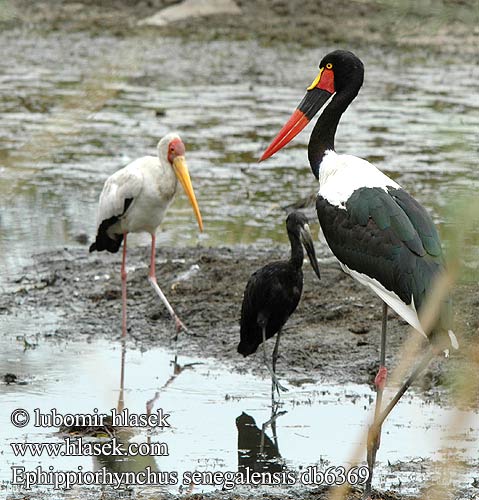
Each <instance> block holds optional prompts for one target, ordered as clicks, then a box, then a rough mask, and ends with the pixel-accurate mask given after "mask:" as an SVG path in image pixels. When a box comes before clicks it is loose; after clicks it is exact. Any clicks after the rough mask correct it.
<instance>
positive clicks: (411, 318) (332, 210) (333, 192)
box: [261, 50, 458, 496]
mask: <svg viewBox="0 0 479 500" xmlns="http://www.w3.org/2000/svg"><path fill="white" fill-rule="evenodd" d="M319 68H320V70H319V74H318V76H317V77H316V79H315V80H314V81H313V83H312V84H311V85H310V87H308V90H307V93H306V95H305V96H304V98H303V100H302V101H301V103H300V104H299V106H298V108H297V109H296V110H295V112H294V113H293V115H292V116H291V118H290V119H289V121H288V122H287V123H286V124H285V125H284V127H283V128H282V129H281V131H280V132H279V133H278V135H277V136H276V138H275V139H274V140H273V141H272V143H271V144H270V146H269V147H268V148H267V149H266V151H265V152H264V154H263V156H262V157H261V160H264V159H266V158H268V157H269V156H271V155H273V154H274V153H275V152H276V151H278V150H279V149H281V148H282V147H284V146H285V145H286V144H288V142H290V141H291V140H292V139H293V138H294V137H295V136H296V135H297V134H298V133H299V132H300V131H301V130H302V129H303V128H304V127H305V126H306V125H307V123H308V122H309V121H310V120H311V119H312V118H313V117H314V116H315V115H316V113H318V111H319V110H320V109H321V108H323V110H322V112H321V115H320V117H319V118H318V120H317V122H316V124H315V126H314V129H313V132H312V134H311V139H310V141H309V145H308V158H309V162H310V165H311V169H312V171H313V174H314V175H315V177H316V178H317V179H318V181H319V191H318V194H317V198H316V209H317V214H318V219H319V222H320V225H321V229H322V230H323V233H324V236H325V238H326V241H327V243H328V245H329V247H330V249H331V251H332V252H333V254H334V255H335V256H336V258H337V259H338V260H339V263H340V265H341V267H342V269H343V270H344V271H345V272H346V273H348V274H350V275H351V276H352V277H353V278H354V279H356V280H357V281H359V282H360V283H361V284H363V285H365V286H367V287H368V288H370V289H371V290H372V291H373V292H375V293H376V294H377V295H378V296H379V297H380V298H381V299H382V300H383V301H384V303H385V304H387V306H390V307H391V308H392V309H394V310H395V311H396V312H397V313H398V314H399V315H400V316H401V317H402V318H404V319H405V320H406V321H407V322H408V323H409V324H410V325H411V326H412V327H414V328H415V329H416V330H417V331H419V332H420V333H422V334H423V335H424V336H425V337H426V338H429V340H430V341H431V344H432V345H433V347H434V348H433V349H432V350H431V351H428V352H427V353H426V355H425V358H424V360H423V362H421V363H420V366H421V367H422V368H423V367H424V366H427V363H428V362H429V360H430V359H432V356H433V355H434V352H435V351H438V350H440V349H447V348H448V347H450V346H452V347H453V348H457V347H458V343H457V339H456V337H455V335H454V333H453V332H452V330H451V307H450V301H449V300H446V301H445V302H444V304H443V307H442V308H441V313H440V315H439V318H438V321H437V323H436V325H435V326H434V328H433V329H432V331H431V333H429V332H425V330H424V328H423V326H422V325H421V322H420V319H419V313H420V311H421V307H422V306H423V305H424V303H425V299H426V297H427V295H428V294H429V293H430V292H431V289H432V288H433V286H434V283H435V281H436V279H437V278H438V277H439V276H441V275H442V274H443V273H444V262H443V255H442V250H441V242H440V239H439V235H438V233H437V231H436V228H435V227H434V224H433V222H432V220H431V218H430V216H429V215H428V213H427V212H426V210H425V209H424V208H423V207H422V206H421V205H420V204H419V203H418V202H417V201H416V200H415V199H414V198H413V197H412V196H410V195H409V194H408V193H407V192H406V191H405V190H403V189H402V188H401V186H400V185H399V184H397V183H396V182H395V181H393V180H392V179H390V178H389V177H387V176H386V175H385V174H383V173H382V172H381V171H379V170H378V169H377V168H376V167H374V166H373V165H372V164H371V163H369V162H367V161H366V160H363V159H361V158H357V157H355V156H351V155H346V154H338V153H336V152H335V148H334V137H335V133H336V129H337V126H338V123H339V120H340V118H341V116H342V114H343V113H344V111H345V110H346V109H347V107H348V106H349V104H350V103H351V102H352V101H353V99H354V98H355V97H356V96H357V94H358V92H359V89H360V88H361V86H362V84H363V79H364V67H363V64H362V62H361V61H360V60H359V59H358V58H357V57H356V56H355V55H354V54H352V53H351V52H349V51H344V50H336V51H334V52H331V53H329V54H328V55H326V56H325V57H324V58H323V59H322V61H321V63H320V65H319ZM386 321H387V307H384V309H383V331H382V339H381V360H380V370H379V372H378V376H377V377H376V380H375V382H376V386H377V393H378V397H377V402H376V403H377V405H376V410H377V411H376V417H375V425H376V428H375V435H374V436H373V439H371V440H368V464H369V467H370V473H371V474H370V479H369V482H368V484H367V488H366V496H369V493H370V489H371V482H370V481H371V477H372V469H373V466H374V461H375V455H376V451H377V449H378V447H379V435H380V428H381V424H382V422H383V421H384V419H385V418H386V417H387V414H388V413H389V412H390V411H391V409H392V407H393V406H394V404H396V403H397V401H398V400H399V398H400V397H401V395H402V394H403V393H404V391H405V390H406V389H407V387H408V386H409V385H410V384H411V383H412V381H413V380H414V378H415V376H417V374H418V373H419V370H418V369H416V370H415V371H414V372H413V375H414V377H413V375H411V377H410V378H409V379H408V380H407V381H406V383H405V384H404V386H403V388H402V389H401V390H400V391H399V392H398V395H397V396H398V397H397V399H396V398H393V401H392V402H391V403H393V404H392V406H391V404H390V405H389V406H388V407H387V408H386V410H384V412H383V413H382V414H380V407H381V399H382V391H383V388H384V384H385V382H386V374H387V370H386V368H385V366H384V364H385V349H386V347H385V346H386Z"/></svg>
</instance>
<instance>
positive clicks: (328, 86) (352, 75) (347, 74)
mask: <svg viewBox="0 0 479 500" xmlns="http://www.w3.org/2000/svg"><path fill="white" fill-rule="evenodd" d="M363 80H364V66H363V63H362V62H361V60H360V59H359V58H358V57H356V56H355V55H354V54H353V53H352V52H349V51H347V50H335V51H333V52H330V53H329V54H327V55H326V56H325V57H324V58H323V59H322V60H321V62H320V63H319V73H318V75H317V76H316V78H315V79H314V81H313V83H312V84H311V85H310V86H309V87H308V89H307V92H306V95H305V96H304V98H303V100H302V101H301V102H300V103H299V106H298V107H297V108H296V110H295V111H294V113H293V114H292V115H291V117H290V119H289V120H288V121H287V122H286V124H285V125H284V126H283V128H282V129H281V130H280V131H279V133H278V135H277V136H276V137H275V138H274V139H273V141H272V142H271V144H270V145H269V146H268V148H267V149H266V151H265V152H264V153H263V155H262V156H261V158H260V161H263V160H266V159H267V158H269V157H270V156H272V155H274V154H275V153H276V152H277V151H279V150H280V149H282V148H283V147H284V146H286V144H288V143H289V142H290V141H291V140H293V139H294V137H296V136H297V135H298V134H299V133H300V132H301V130H303V129H304V127H306V125H307V124H308V123H309V122H310V121H311V120H312V119H313V117H314V116H315V115H316V114H317V113H318V111H319V110H320V109H321V108H323V106H324V105H325V104H326V103H328V104H327V106H326V107H325V108H324V110H323V112H322V113H321V116H320V118H319V119H318V122H317V123H316V126H315V129H314V131H313V134H312V135H311V141H310V142H309V147H308V156H309V161H310V164H311V168H312V170H313V173H314V175H315V176H316V178H318V171H319V164H320V163H321V159H322V156H323V154H324V151H326V150H328V149H334V135H335V133H336V128H337V126H338V123H339V119H340V118H341V115H342V114H343V112H344V111H345V110H346V108H347V107H348V106H349V104H350V103H351V101H352V100H353V99H354V98H355V97H356V96H357V95H358V92H359V89H360V88H361V86H362V84H363ZM319 131H320V132H321V133H318V132H319Z"/></svg>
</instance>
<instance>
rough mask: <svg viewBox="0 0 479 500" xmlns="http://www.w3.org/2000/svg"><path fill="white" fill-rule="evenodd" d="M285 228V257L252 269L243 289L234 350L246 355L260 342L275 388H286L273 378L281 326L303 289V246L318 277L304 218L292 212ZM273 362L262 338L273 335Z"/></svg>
mask: <svg viewBox="0 0 479 500" xmlns="http://www.w3.org/2000/svg"><path fill="white" fill-rule="evenodd" d="M286 229H287V231H288V238H289V241H290V243H291V256H290V258H289V260H285V261H278V262H272V263H270V264H267V265H266V266H264V267H262V268H261V269H258V270H257V271H256V272H254V273H253V274H252V275H251V277H250V279H249V280H248V283H247V285H246V289H245V291H244V297H243V304H242V307H241V322H240V326H241V327H240V343H239V344H238V352H239V353H240V354H242V355H243V356H249V355H250V354H253V353H254V352H256V349H258V347H259V345H260V344H261V343H263V355H264V362H265V365H266V367H267V368H268V370H269V372H270V374H271V378H272V384H273V385H272V394H273V398H274V392H275V389H276V390H277V391H278V393H279V389H281V390H286V388H284V387H283V386H282V385H281V384H280V383H279V382H278V379H277V378H276V361H277V359H278V349H279V339H280V336H281V329H282V328H283V326H284V324H285V323H286V321H288V318H289V317H290V316H291V314H293V312H294V311H295V310H296V307H297V306H298V303H299V300H300V298H301V293H302V291H303V269H302V267H303V259H304V254H303V247H302V245H301V244H303V245H304V248H305V249H306V253H307V254H308V257H309V261H310V262H311V265H312V266H313V269H314V272H315V273H316V275H317V276H318V278H320V274H319V267H318V261H317V259H316V253H315V251H314V245H313V240H312V237H311V232H310V230H309V225H308V219H307V218H306V217H305V216H304V215H303V214H302V213H301V212H292V213H290V214H289V215H288V217H287V218H286ZM276 333H277V334H278V335H277V337H276V344H275V346H274V350H273V360H272V361H273V362H272V367H270V365H269V362H268V356H267V354H266V340H267V339H269V338H271V337H273V336H274V335H275V334H276Z"/></svg>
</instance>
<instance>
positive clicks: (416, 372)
mask: <svg viewBox="0 0 479 500" xmlns="http://www.w3.org/2000/svg"><path fill="white" fill-rule="evenodd" d="M436 356H437V352H436V351H435V350H434V348H432V347H429V348H428V351H427V352H426V354H425V355H424V356H423V357H422V359H421V361H419V363H418V364H417V365H416V367H415V368H414V370H413V371H412V373H411V375H409V377H408V378H407V380H406V381H405V382H404V384H403V385H402V386H401V388H400V389H399V391H398V392H397V393H396V395H395V396H394V397H393V398H392V399H391V401H390V402H389V404H388V405H387V406H386V408H385V409H384V411H383V412H382V413H381V414H380V415H379V417H378V420H377V425H379V426H381V425H382V424H383V422H384V421H385V420H386V418H387V416H388V415H389V414H390V413H391V411H392V409H393V408H394V407H395V406H396V405H397V403H398V402H399V400H400V399H401V398H402V396H403V395H404V393H405V392H406V391H407V390H408V389H409V387H410V386H411V384H412V383H413V382H414V381H415V380H416V379H417V378H418V377H419V375H420V374H421V372H422V371H423V370H424V369H425V368H427V366H428V365H429V363H430V362H431V361H432V360H433V359H434V358H435V357H436Z"/></svg>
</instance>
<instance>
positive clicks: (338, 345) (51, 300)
mask: <svg viewBox="0 0 479 500" xmlns="http://www.w3.org/2000/svg"><path fill="white" fill-rule="evenodd" d="M287 252H288V249H287V247H282V246H276V247H273V248H270V249H264V248H261V247H260V246H258V245H253V246H235V247H218V248H208V247H200V246H196V247H186V248H181V249H178V248H171V247H170V248H161V249H159V250H158V253H157V260H158V266H157V267H158V269H157V271H158V280H159V283H160V286H162V287H163V290H164V291H165V293H166V294H167V296H168V297H169V298H170V301H171V303H172V305H173V307H174V308H175V309H176V311H177V313H178V315H179V316H180V317H181V318H182V319H183V321H184V322H185V323H186V324H187V325H188V327H189V328H190V329H191V332H192V334H191V335H188V334H180V336H179V339H178V341H177V343H176V344H175V342H174V341H173V340H172V339H173V336H174V329H173V324H172V321H171V320H170V318H169V316H168V313H167V311H166V309H165V308H164V307H163V305H162V304H161V303H160V302H159V300H158V299H157V297H156V295H155V294H154V293H153V291H152V290H151V289H150V286H149V284H148V281H147V273H148V269H147V267H146V266H147V260H148V259H147V255H148V250H147V249H146V248H134V249H132V251H131V252H130V255H129V260H128V269H129V276H128V297H129V298H128V321H129V327H128V328H129V337H130V339H131V340H133V341H134V342H135V343H136V344H137V345H138V346H139V347H141V348H142V349H148V348H149V347H151V346H167V347H170V348H173V347H175V346H177V347H178V349H179V351H180V352H182V353H185V354H189V355H200V356H201V355H204V353H208V355H209V356H213V357H215V358H217V359H218V362H219V363H221V364H225V365H227V366H230V367H231V368H232V369H234V370H238V371H244V370H246V371H252V372H258V373H262V371H263V368H262V360H261V356H260V355H256V356H252V357H249V358H247V359H243V358H242V357H241V356H240V355H238V354H237V352H236V345H237V343H238V341H239V325H238V322H239V316H240V308H241V301H242V296H243V291H244V286H245V284H246V282H247V280H248V277H249V276H250V275H251V273H252V272H253V271H254V270H256V269H257V268H259V267H261V266H262V265H264V264H266V263H268V262H271V261H273V260H278V259H280V258H284V257H285V256H286V255H287ZM319 255H320V257H319V259H320V267H321V281H320V282H319V281H318V280H317V279H316V278H315V276H314V274H313V272H312V270H311V268H310V266H309V264H306V263H305V266H304V269H305V285H304V290H303V297H302V301H301V303H300V305H299V307H298V309H297V311H296V313H295V314H294V315H293V316H292V317H291V319H290V321H289V322H288V323H287V325H286V327H285V329H284V341H283V342H282V349H281V358H280V361H279V366H278V369H279V372H280V374H281V376H282V377H286V378H287V379H288V380H289V381H290V382H291V383H295V382H296V383H301V381H302V380H314V381H317V382H318V383H321V381H327V382H328V381H329V382H331V381H333V382H335V383H343V382H344V383H346V382H354V383H359V384H368V383H372V380H373V377H374V375H375V373H376V370H377V366H378V361H377V359H378V349H379V331H380V324H381V312H382V309H381V304H380V302H379V300H378V299H377V298H376V297H375V296H373V295H372V294H371V293H369V292H368V291H367V290H365V289H363V288H362V287H360V286H359V285H358V284H356V283H355V282H354V281H353V280H352V279H350V278H349V277H348V276H347V275H345V274H344V273H343V272H342V271H340V270H339V269H338V268H337V266H335V265H334V264H333V263H332V262H331V259H330V258H329V257H330V256H329V255H328V254H327V253H326V250H325V249H321V250H320V251H319ZM119 266H120V257H119V255H106V254H104V253H103V254H93V255H89V254H88V252H87V249H86V248H85V247H82V248H79V247H77V248H67V249H64V250H61V251H56V252H48V253H43V254H39V255H37V256H36V257H35V264H34V265H33V266H31V267H29V268H27V269H25V270H24V272H23V273H22V274H21V275H19V276H18V277H17V278H16V279H15V280H13V281H11V283H10V284H9V286H8V290H7V291H6V292H5V293H3V294H2V308H3V312H4V313H7V314H16V313H17V312H21V313H22V314H31V315H32V316H33V317H35V316H36V315H38V316H39V317H41V315H42V314H43V313H44V312H45V311H48V312H55V313H56V314H58V315H59V317H61V318H63V320H62V322H61V323H60V325H59V326H58V328H57V329H56V331H55V332H54V334H53V338H54V339H56V340H61V339H65V340H67V339H69V340H71V339H83V340H86V339H93V338H99V337H104V338H108V339H112V340H116V339H118V338H119V335H120V333H121V325H120V318H121V296H120V293H121V292H120V290H121V285H120V278H119ZM454 300H455V319H456V323H457V326H458V328H456V330H457V329H458V330H459V335H460V337H461V342H462V343H463V345H465V347H464V349H465V350H467V349H468V347H467V346H468V344H469V342H473V339H474V338H475V336H476V335H477V330H478V327H479V318H478V317H477V315H476V314H475V311H476V308H477V304H478V303H479V291H478V290H477V287H475V286H474V284H461V285H458V286H457V287H456V289H455V294H454ZM38 331H39V332H40V334H41V332H42V326H41V324H39V325H38ZM409 332H410V328H409V327H408V325H407V324H406V323H405V322H404V321H403V320H402V319H400V318H398V316H397V315H396V314H395V313H393V312H390V314H389V340H388V342H389V344H388V358H387V363H388V365H389V366H394V365H395V363H396V362H397V361H398V360H397V356H398V352H399V350H400V348H401V346H402V345H403V344H404V341H405V340H406V338H407V337H408V335H409ZM48 335H50V336H52V334H51V333H50V334H48ZM461 351H462V349H461V350H460V351H459V352H457V353H453V354H452V356H451V358H449V359H448V360H444V359H438V360H437V361H436V362H434V363H433V364H432V365H431V367H430V368H429V369H428V370H427V372H426V374H425V376H424V377H423V378H422V381H421V383H420V385H421V388H422V390H423V391H425V392H424V394H425V395H426V397H433V398H435V399H444V400H446V399H447V398H448V390H447V389H450V388H451V385H452V386H453V385H454V380H455V376H454V373H455V372H456V370H457V369H459V367H460V369H461V370H463V369H464V358H463V354H461ZM471 369H473V367H471Z"/></svg>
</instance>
